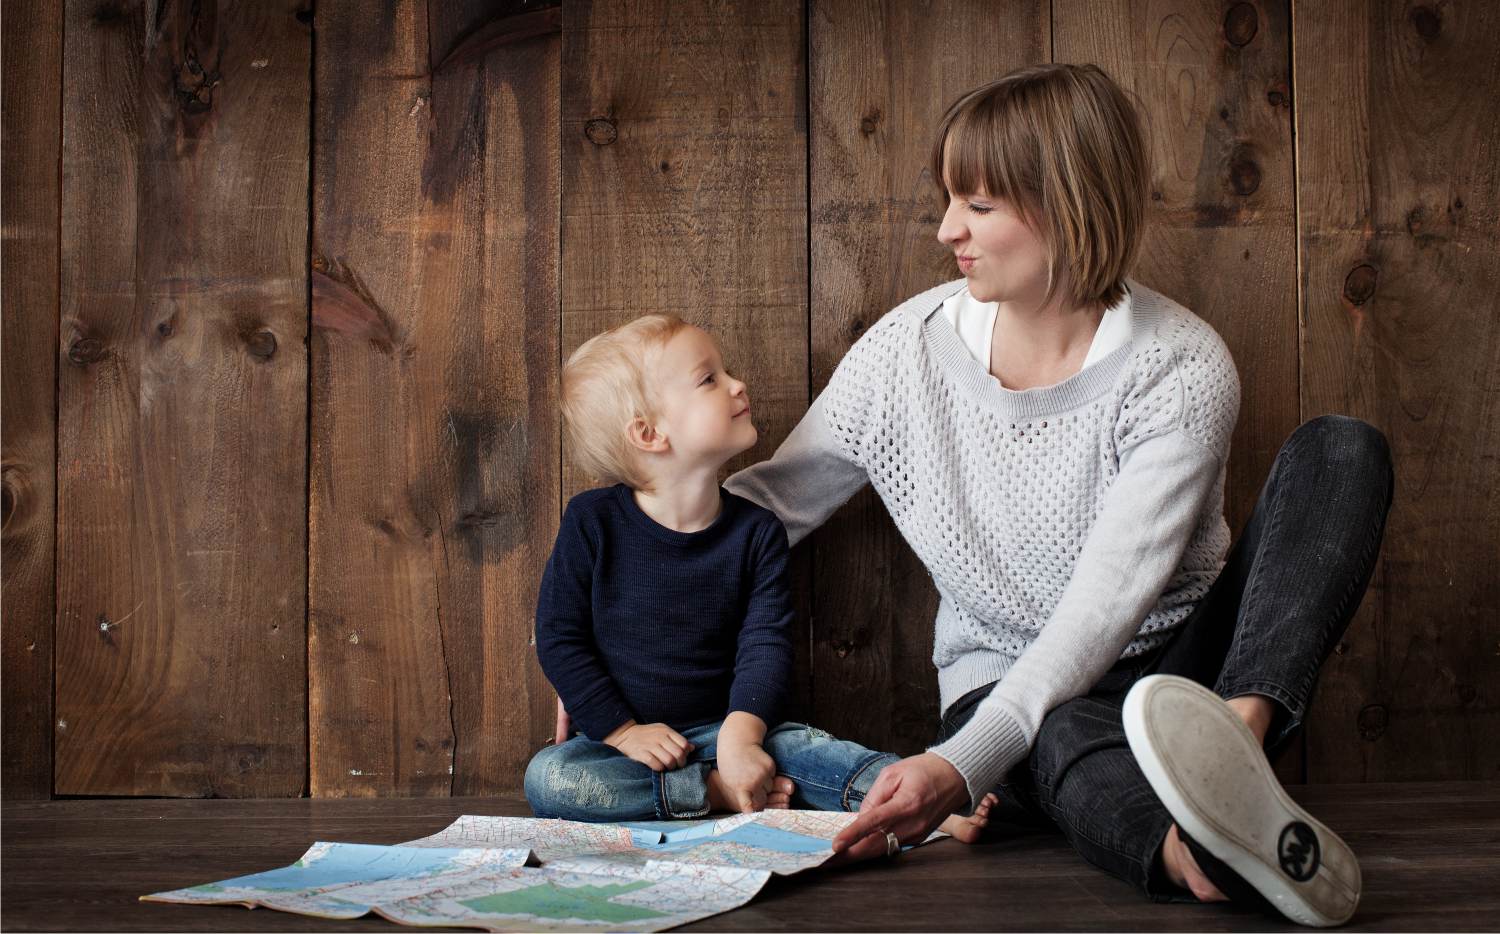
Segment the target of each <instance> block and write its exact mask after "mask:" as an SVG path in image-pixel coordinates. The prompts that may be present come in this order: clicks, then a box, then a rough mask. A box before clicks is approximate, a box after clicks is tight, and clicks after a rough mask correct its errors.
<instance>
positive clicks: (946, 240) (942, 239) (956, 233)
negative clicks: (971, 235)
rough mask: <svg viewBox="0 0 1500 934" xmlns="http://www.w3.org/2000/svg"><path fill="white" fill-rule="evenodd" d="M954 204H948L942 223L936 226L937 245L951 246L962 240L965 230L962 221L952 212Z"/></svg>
mask: <svg viewBox="0 0 1500 934" xmlns="http://www.w3.org/2000/svg"><path fill="white" fill-rule="evenodd" d="M955 203H956V202H950V203H949V205H948V210H947V212H946V213H945V214H944V215H943V222H942V223H941V224H939V225H938V232H937V238H938V242H939V243H943V244H946V245H948V246H952V245H953V244H955V243H957V242H958V241H960V240H962V239H963V238H964V234H965V232H966V231H965V230H964V225H963V221H962V220H960V219H959V218H958V216H957V215H956V212H955V211H954V210H953V208H954V204H955Z"/></svg>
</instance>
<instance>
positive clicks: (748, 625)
mask: <svg viewBox="0 0 1500 934" xmlns="http://www.w3.org/2000/svg"><path fill="white" fill-rule="evenodd" d="M759 550H760V554H759V556H758V558H757V560H756V562H755V582H754V587H753V589H752V591H751V594H750V603H749V606H748V608H747V610H746V613H745V623H744V625H743V626H742V627H741V629H740V637H739V648H738V650H737V652H736V653H735V662H734V683H733V685H732V686H731V687H730V690H729V710H730V713H729V716H728V717H726V718H725V720H724V725H723V726H722V727H721V728H720V729H719V748H718V754H719V755H718V760H719V761H718V768H719V775H720V777H721V778H722V779H723V780H724V784H725V786H726V788H727V789H728V791H729V793H730V795H731V797H732V798H733V800H734V805H735V807H736V808H737V809H739V810H742V811H748V810H756V811H758V810H760V809H761V808H762V807H764V806H765V800H766V794H767V793H769V792H770V791H771V788H772V784H771V782H772V779H774V778H775V776H776V764H775V762H773V761H772V759H771V757H770V756H768V755H766V752H765V750H764V749H762V748H761V743H762V741H763V740H764V739H765V736H766V729H767V726H768V724H771V723H774V722H777V713H778V712H779V710H780V708H781V706H782V701H783V699H784V698H785V695H786V692H787V688H788V686H789V684H790V681H791V672H792V640H791V627H792V599H791V588H790V586H789V583H788V578H787V573H788V569H787V565H788V558H789V549H788V546H787V537H786V529H785V528H784V527H783V526H782V524H781V523H780V522H776V521H771V522H768V523H767V526H766V532H765V533H764V534H763V535H762V536H761V542H760V549H759Z"/></svg>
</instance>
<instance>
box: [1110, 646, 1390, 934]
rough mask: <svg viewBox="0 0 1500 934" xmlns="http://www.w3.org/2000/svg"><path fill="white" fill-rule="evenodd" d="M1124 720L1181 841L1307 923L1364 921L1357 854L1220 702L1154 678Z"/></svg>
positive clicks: (1129, 702) (1136, 692)
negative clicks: (1282, 778)
mask: <svg viewBox="0 0 1500 934" xmlns="http://www.w3.org/2000/svg"><path fill="white" fill-rule="evenodd" d="M1122 714H1123V720H1124V724H1125V737H1126V739H1127V740H1129V742H1130V749H1131V751H1132V752H1134V753H1135V758H1136V761H1137V762H1138V763H1139V764H1140V767H1141V771H1142V772H1144V773H1145V774H1146V779H1147V781H1149V782H1150V783H1151V787H1152V789H1153V790H1155V792H1156V795H1157V797H1158V798H1160V799H1161V802H1162V804H1163V805H1165V806H1166V809H1167V811H1168V812H1170V813H1171V815H1172V817H1173V818H1174V819H1175V820H1176V821H1177V827H1178V830H1179V831H1180V832H1183V833H1186V834H1187V835H1189V836H1190V837H1191V838H1192V839H1193V840H1194V841H1196V843H1197V844H1198V847H1199V848H1201V849H1202V850H1207V851H1208V853H1210V854H1212V855H1213V856H1214V857H1217V858H1218V859H1219V860H1220V861H1221V862H1222V863H1223V865H1224V866H1227V867H1228V868H1229V869H1231V870H1233V872H1234V873H1235V874H1237V875H1238V876H1239V878H1240V879H1242V880H1243V881H1244V882H1245V883H1248V884H1249V886H1250V887H1251V888H1253V889H1254V890H1255V891H1256V892H1258V893H1259V894H1260V895H1261V896H1263V897H1264V899H1265V900H1266V901H1267V902H1269V904H1270V905H1272V906H1273V907H1274V908H1275V909H1276V910H1277V911H1280V912H1281V913H1282V914H1284V915H1286V916H1287V917H1288V918H1290V919H1292V920H1293V921H1296V922H1297V923H1298V924H1305V925H1308V926H1310V927H1332V926H1334V925H1337V924H1342V923H1343V922H1345V921H1347V920H1348V919H1349V917H1350V916H1351V915H1353V914H1354V909H1355V906H1356V905H1358V904H1359V893H1360V873H1359V861H1358V860H1356V859H1355V857H1354V852H1353V851H1352V850H1350V849H1349V846H1348V844H1346V843H1344V841H1343V840H1341V839H1339V836H1338V834H1336V833H1334V832H1333V831H1332V830H1329V829H1328V828H1327V827H1325V826H1324V825H1323V824H1321V823H1319V822H1318V821H1317V820H1316V819H1315V818H1314V817H1313V816H1312V815H1311V814H1308V813H1307V812H1306V811H1304V810H1303V809H1302V808H1301V807H1299V806H1298V805H1297V803H1296V802H1295V801H1293V800H1292V799H1291V798H1290V797H1288V796H1287V793H1286V791H1285V790H1283V789H1282V787H1281V783H1280V782H1278V781H1277V780H1276V775H1275V773H1273V772H1272V771H1271V764H1270V763H1269V762H1267V761H1266V755H1265V752H1264V751H1263V750H1262V749H1261V745H1260V743H1259V742H1257V741H1256V739H1255V734H1253V733H1251V732H1250V728H1249V727H1247V726H1246V725H1245V723H1244V721H1243V720H1241V719H1240V718H1239V715H1238V714H1236V713H1235V712H1234V710H1233V708H1231V707H1230V706H1229V705H1228V704H1226V703H1225V702H1224V701H1223V700H1222V699H1221V698H1220V697H1219V696H1218V695H1216V694H1214V693H1213V692H1212V691H1210V690H1208V689H1207V688H1205V687H1203V686H1202V685H1200V684H1198V683H1197V682H1195V681H1192V680H1189V679H1187V678H1180V677H1178V676H1177V675H1148V676H1147V677H1144V678H1142V679H1140V680H1139V681H1137V682H1136V683H1135V685H1134V686H1132V687H1131V689H1130V692H1129V693H1128V694H1126V695H1125V706H1124V710H1123V711H1122ZM1199 862H1200V863H1201V862H1202V860H1199ZM1200 868H1203V869H1204V875H1206V876H1209V878H1210V880H1213V876H1215V875H1219V876H1221V877H1222V876H1223V872H1222V870H1223V867H1214V868H1215V869H1216V870H1217V871H1215V872H1212V873H1211V872H1210V871H1209V868H1208V867H1202V866H1200ZM1233 881H1238V880H1231V882H1230V884H1231V886H1232V882H1233ZM1215 884H1216V885H1218V888H1219V889H1220V890H1221V891H1224V894H1226V895H1228V896H1229V897H1230V898H1231V899H1235V900H1236V901H1239V900H1241V899H1240V898H1238V897H1237V896H1236V893H1235V892H1231V891H1227V890H1226V889H1225V886H1224V885H1221V884H1218V882H1217V881H1216V882H1215ZM1232 887H1234V886H1232Z"/></svg>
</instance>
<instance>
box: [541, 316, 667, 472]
mask: <svg viewBox="0 0 1500 934" xmlns="http://www.w3.org/2000/svg"><path fill="white" fill-rule="evenodd" d="M687 326H688V324H687V322H686V321H683V320H682V319H681V318H679V317H677V316H676V315H671V314H651V315H642V316H641V317H639V318H636V319H635V320H634V321H630V322H628V323H626V324H622V325H620V326H619V327H616V328H611V329H610V330H608V331H605V332H604V333H602V334H596V335H594V336H593V337H591V338H589V339H588V340H586V341H584V342H583V343H582V344H581V345H579V347H578V349H577V350H575V351H573V353H572V354H571V355H569V357H568V362H567V363H564V364H563V369H562V417H563V431H564V433H565V434H566V436H567V439H568V447H569V450H570V451H571V453H572V456H573V463H574V464H576V465H577V466H578V469H579V470H582V471H583V472H584V473H586V474H589V475H590V476H592V477H594V478H595V479H597V480H599V481H600V482H602V483H624V484H626V485H627V486H629V487H631V488H632V489H636V490H645V491H647V492H650V491H651V481H650V478H649V477H647V476H646V473H645V471H644V470H643V469H642V468H641V462H640V458H639V456H638V453H637V451H636V449H635V446H634V445H632V444H631V443H630V435H629V431H630V424H631V422H633V421H634V420H635V419H636V418H643V419H645V420H646V421H647V422H655V421H656V418H657V415H658V405H659V401H658V399H657V398H656V394H655V393H654V392H653V391H652V380H651V378H650V372H649V370H650V364H651V360H650V358H651V356H652V355H653V354H654V353H655V352H657V351H660V350H661V348H662V347H664V346H665V345H666V343H667V341H669V340H671V339H672V336H673V335H675V334H676V333H677V332H678V331H681V330H682V329H683V328H685V327H687Z"/></svg>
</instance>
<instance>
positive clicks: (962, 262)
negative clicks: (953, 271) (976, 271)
mask: <svg viewBox="0 0 1500 934" xmlns="http://www.w3.org/2000/svg"><path fill="white" fill-rule="evenodd" d="M958 268H959V269H962V270H963V271H964V272H968V271H969V270H970V269H973V268H974V260H973V259H970V258H967V257H963V256H960V257H959V258H958Z"/></svg>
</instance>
